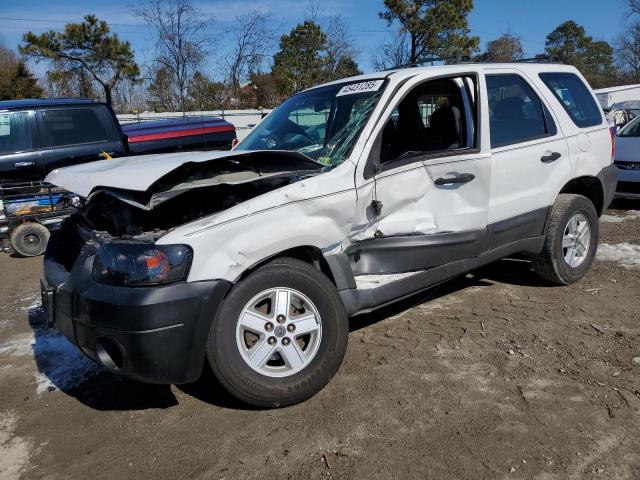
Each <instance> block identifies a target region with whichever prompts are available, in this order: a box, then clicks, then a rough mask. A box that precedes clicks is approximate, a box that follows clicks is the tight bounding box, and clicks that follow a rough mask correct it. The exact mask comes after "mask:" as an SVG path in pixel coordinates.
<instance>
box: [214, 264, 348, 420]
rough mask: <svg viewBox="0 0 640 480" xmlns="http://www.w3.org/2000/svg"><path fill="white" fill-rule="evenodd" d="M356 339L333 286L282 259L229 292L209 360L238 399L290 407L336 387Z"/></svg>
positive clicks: (305, 267)
mask: <svg viewBox="0 0 640 480" xmlns="http://www.w3.org/2000/svg"><path fill="white" fill-rule="evenodd" d="M348 334H349V330H348V319H347V313H346V311H345V308H344V305H343V304H342V301H341V299H340V296H339V295H338V291H337V290H336V288H335V286H334V285H333V284H332V283H331V282H330V281H329V279H328V278H327V277H326V276H325V275H323V274H322V273H321V272H319V271H318V270H317V269H316V268H314V267H313V266H311V265H309V264H307V263H305V262H302V261H300V260H296V259H293V258H278V259H275V260H273V261H272V262H270V263H268V264H266V265H265V266H263V267H260V268H258V269H257V270H256V271H254V272H252V273H251V274H250V275H249V276H247V277H246V278H245V279H243V280H241V281H240V282H238V283H237V284H236V285H235V286H234V287H233V289H232V290H231V291H230V292H229V294H228V295H227V297H226V298H225V300H224V302H223V304H222V305H221V306H220V308H219V310H218V313H217V314H216V316H215V318H214V320H213V322H212V325H211V329H210V333H209V338H208V341H207V358H208V360H209V364H210V366H211V370H212V371H213V373H214V375H215V376H216V378H217V379H218V381H219V382H220V383H221V385H222V386H223V387H225V388H226V389H227V390H228V391H229V392H230V393H231V394H232V395H234V396H235V397H236V398H238V399H240V400H242V401H243V402H245V403H247V404H250V405H253V406H256V407H261V408H276V407H285V406H288V405H293V404H296V403H299V402H302V401H304V400H306V399H308V398H309V397H311V396H313V395H314V394H315V393H317V392H318V391H319V390H321V389H322V388H323V387H324V386H325V385H326V384H327V383H328V382H329V380H330V379H331V378H332V377H333V376H334V374H335V373H336V372H337V371H338V368H339V367H340V365H341V363H342V360H343V358H344V355H345V352H346V348H347V340H348Z"/></svg>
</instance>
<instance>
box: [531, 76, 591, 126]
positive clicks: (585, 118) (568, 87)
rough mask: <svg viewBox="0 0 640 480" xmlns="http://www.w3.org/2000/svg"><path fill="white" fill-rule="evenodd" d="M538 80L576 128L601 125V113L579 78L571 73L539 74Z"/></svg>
mask: <svg viewBox="0 0 640 480" xmlns="http://www.w3.org/2000/svg"><path fill="white" fill-rule="evenodd" d="M540 79H541V80H542V81H543V82H544V84H545V85H546V86H547V88H549V90H551V92H552V93H553V95H554V96H555V97H556V98H557V99H558V101H559V102H560V103H561V104H562V106H563V107H564V109H565V110H566V112H567V113H568V114H569V116H570V117H571V120H573V123H575V124H576V126H578V127H580V128H587V127H595V126H597V125H601V124H602V111H601V110H600V107H599V106H598V104H597V103H596V101H595V100H594V99H593V95H592V94H591V91H590V90H589V89H588V88H587V86H586V85H585V84H584V82H583V81H582V80H581V79H580V77H578V76H577V75H575V74H573V73H541V74H540Z"/></svg>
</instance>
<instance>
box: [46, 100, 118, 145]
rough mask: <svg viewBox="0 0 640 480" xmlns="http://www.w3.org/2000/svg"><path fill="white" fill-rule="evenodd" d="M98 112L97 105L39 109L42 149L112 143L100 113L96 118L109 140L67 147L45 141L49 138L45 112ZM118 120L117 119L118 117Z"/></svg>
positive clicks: (80, 143) (79, 143)
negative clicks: (44, 116)
mask: <svg viewBox="0 0 640 480" xmlns="http://www.w3.org/2000/svg"><path fill="white" fill-rule="evenodd" d="M97 105H100V104H97ZM87 109H89V110H96V105H78V106H76V105H74V106H72V107H66V106H65V107H60V106H57V107H47V108H39V109H37V111H36V117H37V121H38V127H39V128H38V131H39V132H40V137H41V138H42V142H41V148H42V149H43V150H52V149H60V148H69V147H82V146H85V145H100V144H104V143H111V142H113V141H114V140H113V139H110V138H109V132H107V131H106V130H107V129H106V127H105V125H104V124H103V122H102V119H101V118H100V115H99V113H97V112H96V116H97V117H98V121H99V122H100V124H101V125H102V128H104V129H105V133H106V134H107V138H105V139H104V140H94V141H92V142H77V143H68V144H66V145H51V144H49V142H48V141H45V138H47V133H46V132H47V130H46V127H45V124H44V118H43V114H44V113H45V112H52V111H63V112H68V111H69V110H87ZM116 120H117V117H116Z"/></svg>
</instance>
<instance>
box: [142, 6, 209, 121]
mask: <svg viewBox="0 0 640 480" xmlns="http://www.w3.org/2000/svg"><path fill="white" fill-rule="evenodd" d="M135 14H136V16H138V17H140V18H142V19H143V20H144V21H145V22H146V23H147V24H148V25H149V26H151V27H152V28H153V29H154V30H155V35H156V59H155V63H156V64H157V68H161V69H163V70H164V72H165V73H167V74H168V75H169V76H170V80H171V83H172V85H173V89H174V90H175V95H176V97H177V98H178V105H179V108H180V109H181V110H182V111H183V112H184V111H185V106H186V104H187V96H188V90H189V82H190V81H191V79H192V78H193V75H194V73H195V72H196V71H197V69H198V67H199V66H200V65H201V64H202V62H203V60H204V57H205V54H206V50H207V47H208V46H210V45H211V44H212V43H213V42H214V39H213V37H211V36H208V35H207V34H206V31H207V29H208V27H210V26H211V25H212V23H213V19H212V18H207V17H203V16H202V14H201V12H200V11H198V10H197V9H196V8H195V7H194V6H193V3H192V2H191V0H147V3H146V4H145V5H144V6H143V7H142V8H140V9H138V10H136V11H135Z"/></svg>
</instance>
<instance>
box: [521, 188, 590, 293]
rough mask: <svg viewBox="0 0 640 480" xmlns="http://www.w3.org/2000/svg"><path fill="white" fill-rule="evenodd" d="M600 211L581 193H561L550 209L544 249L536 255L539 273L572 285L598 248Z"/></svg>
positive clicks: (543, 276) (535, 267)
mask: <svg viewBox="0 0 640 480" xmlns="http://www.w3.org/2000/svg"><path fill="white" fill-rule="evenodd" d="M598 233H599V230H598V214H597V213H596V209H595V207H594V205H593V203H591V201H590V200H589V199H588V198H586V197H583V196H582V195H572V194H561V195H559V196H558V199H557V201H556V202H555V204H554V205H553V207H552V209H551V217H550V219H549V224H548V227H547V235H546V240H545V244H544V248H543V250H542V252H541V253H540V254H539V255H538V256H537V257H535V258H534V259H533V266H534V269H535V270H536V272H537V273H538V275H539V276H540V277H541V278H543V279H545V280H548V281H550V282H553V283H557V284H560V285H569V284H572V283H575V282H577V281H578V280H580V279H581V278H582V277H584V276H585V274H586V273H587V271H588V270H589V267H591V264H592V263H593V259H594V257H595V254H596V249H597V248H598Z"/></svg>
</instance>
